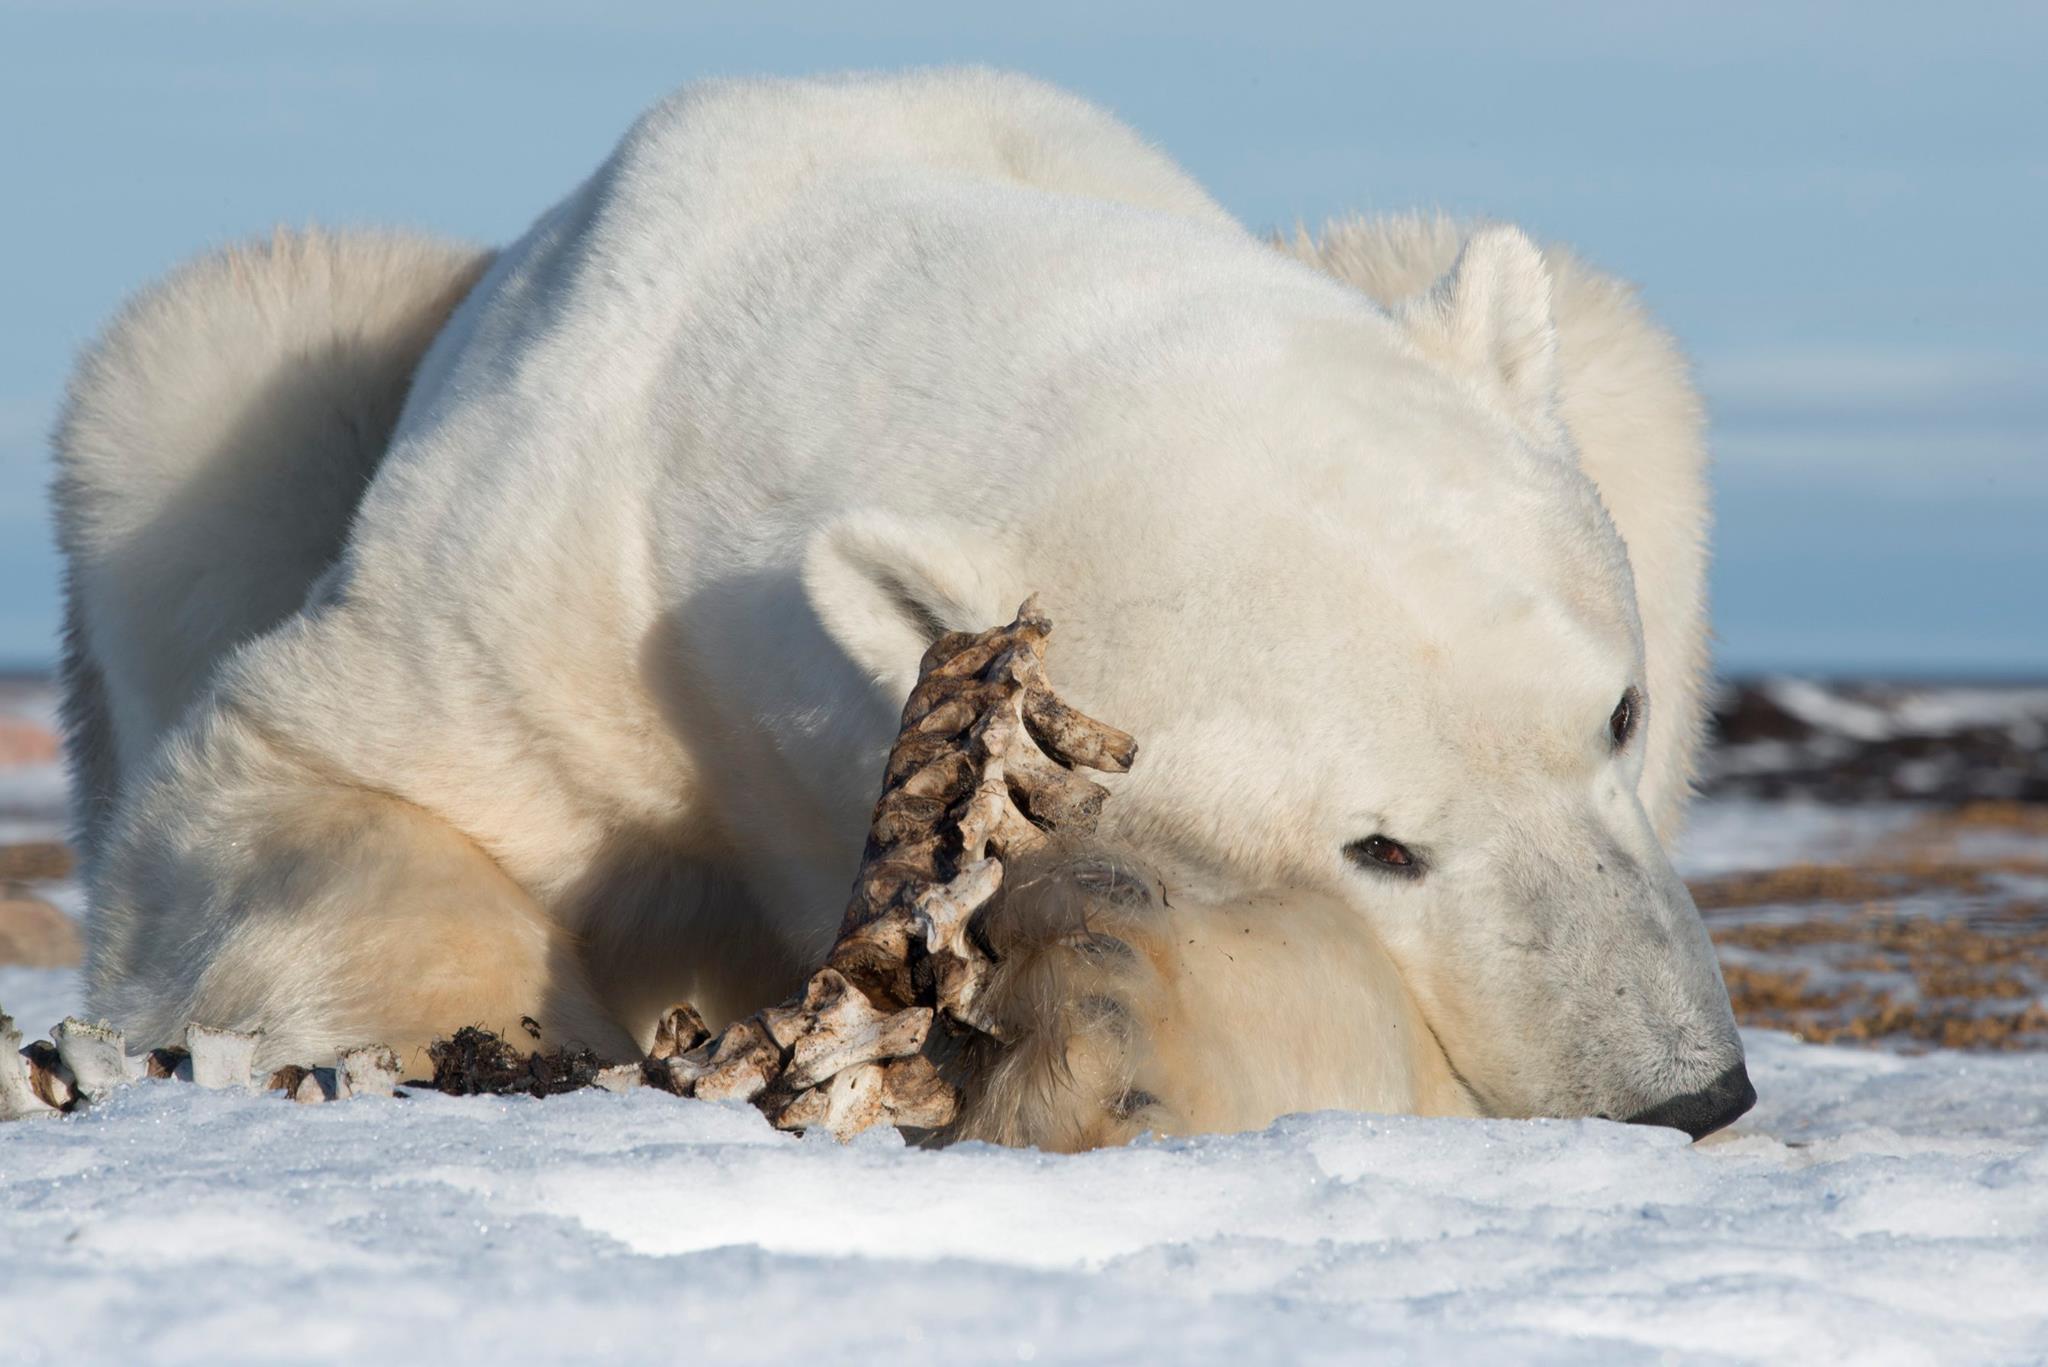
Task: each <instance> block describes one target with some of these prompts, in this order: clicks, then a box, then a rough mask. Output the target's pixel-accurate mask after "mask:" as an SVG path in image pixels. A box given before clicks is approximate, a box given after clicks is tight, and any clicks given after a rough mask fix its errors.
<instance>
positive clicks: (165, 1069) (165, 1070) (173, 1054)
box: [143, 1048, 192, 1082]
mask: <svg viewBox="0 0 2048 1367" xmlns="http://www.w3.org/2000/svg"><path fill="white" fill-rule="evenodd" d="M143 1075H144V1076H145V1077H153V1078H177V1079H178V1080H180V1081H182V1082H190V1081H191V1080H192V1055H191V1054H190V1053H188V1052H187V1051H185V1050H183V1049H178V1048H171V1049H152V1050H150V1051H149V1054H148V1056H147V1058H146V1059H145V1061H144V1063H143Z"/></svg>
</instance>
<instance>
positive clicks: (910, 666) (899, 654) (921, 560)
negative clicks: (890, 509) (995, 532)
mask: <svg viewBox="0 0 2048 1367" xmlns="http://www.w3.org/2000/svg"><path fill="white" fill-rule="evenodd" d="M1013 577H1014V576H1012V575H1011V574H1010V573H1009V572H1008V569H1007V566H1006V564H1005V562H1004V559H1003V557H1002V556H1001V554H1000V553H999V552H998V551H997V550H996V548H995V547H994V546H993V545H992V544H991V542H990V540H989V538H988V536H987V534H986V533H979V534H977V533H975V532H974V531H972V530H971V529H970V528H967V527H964V526H959V525H956V524H953V523H949V522H945V521H941V520H935V519H924V520H920V521H918V522H916V523H911V522H907V521H903V520H901V519H898V518H895V517H892V516H890V515H888V514H886V513H879V512H874V511H869V510H863V511H860V512H855V513H850V514H848V515H846V516H845V517H842V518H840V519H839V520H838V521H836V522H833V523H830V524H828V525H827V526H825V527H823V528H821V529H820V530H818V531H817V532H815V533H813V534H812V536H811V539H810V543H809V544H808V545H807V546H805V548H804V561H803V584H804V596H805V597H806V598H807V599H809V601H810V605H811V611H812V612H814V613H816V614H817V617H818V621H819V623H820V624H821V625H822V626H823V627H824V628H825V631H826V633H827V634H828V635H830V636H831V637H832V639H833V640H834V641H835V642H837V643H838V645H839V648H840V649H841V650H843V651H845V652H846V654H847V656H848V658H850V659H851V660H853V662H854V663H855V664H857V665H859V666H860V667H861V668H862V669H863V670H865V671H866V672H867V674H868V675H869V677H871V678H873V679H874V680H876V681H877V682H878V683H880V684H882V685H883V686H884V687H886V688H890V689H893V690H894V691H895V692H896V693H897V694H898V695H901V696H908V695H909V693H910V690H911V688H912V686H913V685H915V684H916V682H917V665H918V661H919V660H921V659H922V658H923V657H924V652H925V647H926V646H929V645H930V644H931V643H932V642H933V641H936V640H937V639H938V638H939V637H940V636H942V635H944V634H945V633H946V632H948V631H981V630H983V629H985V628H987V627H992V626H999V625H1001V624H1002V623H1004V622H1007V621H1009V620H1010V618H1011V616H1012V615H1013V614H1014V613H1015V612H1016V610H1017V603H1018V602H1021V601H1022V594H1021V593H1020V594H1017V597H1016V599H1015V601H1012V599H1011V598H1010V597H1008V596H1007V595H1010V594H1012V593H1014V592H1015V589H1014V587H1013V585H1012V584H1011V582H1010V581H1011V580H1012V578H1013Z"/></svg>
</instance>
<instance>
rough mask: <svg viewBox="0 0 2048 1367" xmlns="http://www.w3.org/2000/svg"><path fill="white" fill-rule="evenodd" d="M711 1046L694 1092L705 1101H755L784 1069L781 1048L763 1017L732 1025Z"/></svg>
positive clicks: (751, 1017) (694, 1094) (692, 1091)
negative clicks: (767, 1027) (706, 1062)
mask: <svg viewBox="0 0 2048 1367" xmlns="http://www.w3.org/2000/svg"><path fill="white" fill-rule="evenodd" d="M707 1047H710V1048H711V1058H710V1060H709V1063H708V1065H707V1066H706V1067H705V1069H704V1071H703V1073H702V1074H701V1075H700V1076H699V1077H698V1078H697V1080H696V1084H695V1086H694V1087H693V1088H692V1089H691V1093H690V1094H691V1095H692V1096H697V1097H702V1098H703V1099H704V1100H706V1101H752V1100H753V1099H754V1098H755V1097H757V1096H759V1095H760V1094H761V1093H762V1092H763V1091H765V1090H767V1087H768V1084H769V1083H770V1082H771V1081H773V1080H774V1078H775V1075H776V1074H777V1073H778V1072H780V1071H781V1069H782V1050H781V1049H780V1048H778V1047H777V1046H776V1043H775V1041H774V1040H773V1039H771V1038H770V1037H769V1035H768V1031H767V1029H766V1027H764V1026H763V1025H762V1024H761V1021H760V1018H759V1017H756V1016H749V1017H748V1018H747V1019H745V1020H743V1021H740V1022H738V1023H737V1024H735V1025H733V1026H731V1027H729V1028H728V1029H727V1030H726V1032H725V1033H724V1034H723V1035H721V1036H719V1037H718V1041H717V1043H716V1045H715V1046H707Z"/></svg>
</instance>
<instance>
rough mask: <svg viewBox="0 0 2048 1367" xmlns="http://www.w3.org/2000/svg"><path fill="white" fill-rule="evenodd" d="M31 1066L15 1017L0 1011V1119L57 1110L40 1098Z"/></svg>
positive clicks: (17, 1117) (36, 1114) (40, 1093)
mask: <svg viewBox="0 0 2048 1367" xmlns="http://www.w3.org/2000/svg"><path fill="white" fill-rule="evenodd" d="M31 1067H32V1065H31V1064H30V1062H29V1059H28V1057H27V1055H26V1054H25V1053H24V1052H23V1051H22V1047H21V1031H20V1030H19V1029H18V1028H17V1027H16V1026H15V1024H14V1018H13V1017H12V1016H10V1015H8V1014H6V1013H5V1012H4V1011H0V1120H26V1119H28V1118H29V1117H31V1116H41V1115H55V1114H57V1108H56V1107H54V1106H52V1105H51V1104H50V1103H49V1102H47V1101H45V1100H44V1099H43V1092H42V1089H41V1088H38V1087H37V1086H36V1083H35V1079H34V1077H33V1076H32V1073H31Z"/></svg>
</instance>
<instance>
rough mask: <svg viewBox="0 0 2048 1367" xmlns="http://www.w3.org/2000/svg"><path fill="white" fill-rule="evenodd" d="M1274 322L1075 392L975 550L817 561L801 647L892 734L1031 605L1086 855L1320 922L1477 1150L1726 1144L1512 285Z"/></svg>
mask: <svg viewBox="0 0 2048 1367" xmlns="http://www.w3.org/2000/svg"><path fill="white" fill-rule="evenodd" d="M1301 289H1302V290H1303V292H1304V296H1305V297H1307V298H1310V299H1313V300H1314V301H1316V302H1314V303H1312V304H1308V305H1305V306H1303V307H1301V308H1298V309H1295V310H1293V311H1292V312H1287V314H1286V316H1287V319H1288V321H1287V323H1286V325H1285V326H1284V327H1278V328H1276V327H1274V326H1272V325H1271V324H1269V323H1267V322H1265V321H1264V320H1260V319H1252V320H1250V321H1247V322H1245V323H1244V324H1243V327H1244V330H1245V332H1246V334H1247V335H1248V336H1249V337H1250V339H1251V340H1249V341H1247V342H1246V343H1245V345H1244V347H1243V348H1241V349H1238V350H1234V351H1233V350H1230V349H1227V348H1226V349H1223V351H1222V354H1221V356H1220V359H1219V358H1218V350H1217V349H1216V348H1213V347H1211V348H1207V349H1205V348H1204V347H1201V346H1191V347H1189V348H1188V349H1186V350H1185V351H1183V352H1178V353H1176V352H1173V351H1172V349H1171V348H1167V349H1166V350H1167V352H1168V356H1169V359H1167V360H1165V361H1158V362H1155V363H1154V365H1153V368H1152V369H1150V370H1149V371H1147V372H1146V373H1144V374H1142V375H1140V376H1138V377H1137V378H1136V379H1134V380H1133V382H1132V383H1131V384H1130V385H1129V386H1128V387H1126V388H1124V389H1121V390H1115V389H1113V388H1112V390H1111V391H1110V392H1106V393H1105V396H1104V398H1103V399H1102V402H1101V403H1100V405H1099V406H1098V408H1097V409H1096V410H1095V423H1094V427H1095V430H1096V436H1095V438H1094V455H1093V458H1092V459H1091V460H1089V461H1088V462H1086V463H1085V464H1075V465H1073V466H1071V467H1070V468H1067V469H1066V470H1065V471H1064V472H1063V473H1062V474H1061V475H1060V477H1058V478H1054V479H1051V480H1048V481H1047V485H1048V487H1045V488H1042V489H1033V490H1030V491H1029V492H1028V493H1025V494H1017V495H1012V496H1009V502H1008V503H1007V504H1006V506H1005V507H1003V509H1002V510H1001V525H1000V526H999V527H996V528H987V529H984V530H982V531H979V532H973V531H968V530H965V529H964V528H963V526H962V525H961V523H962V521H963V519H959V518H954V517H951V516H932V517H925V518H916V519H909V520H902V519H897V518H894V517H863V518H861V519H856V520H854V521H851V522H849V523H847V524H843V525H842V526H841V527H839V528H837V529H834V530H833V531H832V532H831V533H830V534H829V535H828V536H827V537H826V538H825V539H824V541H823V542H822V543H821V545H820V546H819V547H814V551H813V555H812V560H811V563H810V565H809V567H808V570H807V582H808V584H809V587H810V589H811V597H812V600H813V602H814V604H816V605H817V606H818V608H819V612H820V616H821V619H822V620H824V622H825V625H826V627H827V630H828V631H830V632H831V633H832V634H833V636H834V637H835V638H836V639H837V640H839V642H840V643H841V644H842V646H843V647H844V648H845V649H846V650H847V651H848V653H849V654H850V655H851V656H853V657H854V658H855V659H856V660H857V661H859V662H861V663H863V664H865V665H866V666H867V667H868V669H869V670H870V672H871V673H872V674H873V675H875V676H877V677H879V678H881V679H882V681H883V688H884V690H885V691H891V692H894V693H895V694H896V696H900V695H901V692H902V691H904V690H907V688H908V686H909V682H910V678H911V672H912V671H913V670H914V662H915V660H916V658H917V655H918V653H919V650H920V649H921V645H922V642H923V641H924V640H925V639H927V638H928V637H929V635H930V634H931V633H932V632H933V631H934V630H935V629H936V628H938V627H941V626H943V627H949V628H951V627H957V628H979V627H981V626H984V625H986V624H987V623H988V622H990V621H993V620H998V619H1001V618H1003V617H1006V615H1007V614H1008V613H1009V612H1010V611H1011V610H1012V609H1013V608H1014V607H1015V604H1016V602H1017V601H1018V600H1019V599H1021V598H1022V597H1023V596H1024V594H1025V593H1026V592H1029V591H1034V590H1035V591H1038V592H1040V593H1041V594H1042V600H1043V602H1044V604H1045V606H1046V608H1047V610H1048V611H1049V612H1050V614H1051V615H1052V616H1053V618H1054V620H1055V621H1056V622H1057V623H1058V631H1057V633H1056V635H1055V637H1054V640H1053V642H1052V646H1051V653H1050V664H1051V668H1052V672H1053V677H1054V679H1055V680H1056V682H1057V683H1058V684H1059V686H1060V687H1061V689H1062V691H1063V692H1064V693H1066V694H1067V696H1069V697H1070V698H1071V699H1072V701H1073V702H1074V703H1075V704H1076V705H1077V706H1080V707H1082V708H1083V709H1084V710H1086V711H1088V712H1089V713H1091V714H1092V715H1095V716H1098V717H1101V718H1103V719H1104V720H1106V721H1109V722H1112V723H1113V724H1115V725H1118V726H1120V727H1123V728H1124V729H1126V730H1128V731H1130V732H1131V733H1132V734H1134V735H1136V736H1137V737H1138V738H1139V742H1140V745H1141V749H1142V753H1141V758H1140V762H1139V764H1138V765H1137V767H1136V768H1135V770H1134V771H1133V772H1132V773H1131V774H1130V775H1128V776H1126V777H1125V778H1123V779H1122V780H1120V781H1118V782H1117V783H1116V785H1115V787H1116V796H1115V799H1114V800H1113V801H1112V802H1111V803H1110V804H1109V806H1108V809H1107V812H1106V820H1107V822H1108V823H1109V824H1110V826H1111V827H1112V828H1113V832H1112V833H1113V834H1114V835H1115V836H1116V837H1117V838H1118V839H1119V840H1121V841H1123V842H1126V843H1128V844H1131V845H1134V846H1135V847H1137V848H1138V849H1140V850H1142V851H1143V852H1144V854H1145V855H1146V857H1148V858H1150V859H1151V860H1152V861H1154V862H1155V864H1156V865H1157V866H1158V867H1159V868H1160V870H1161V872H1162V874H1163V876H1164V877H1165V879H1166V881H1167V884H1168V886H1169V887H1184V888H1186V889H1187V890H1188V892H1189V895H1190V896H1192V897H1198V898H1201V899H1203V900H1209V901H1215V900H1219V899H1228V898H1232V897H1251V896H1254V895H1256V894H1261V893H1265V892H1267V891H1268V890H1271V889H1288V888H1292V889H1299V890H1301V891H1303V892H1304V893H1313V894H1315V895H1317V896H1318V897H1322V896H1331V895H1334V896H1335V897H1337V898H1340V899H1341V900H1342V901H1343V902H1344V903H1345V904H1346V905H1348V906H1349V907H1350V908H1351V910H1352V912H1353V913H1354V915H1355V930H1356V934H1357V935H1358V936H1361V937H1370V938H1371V939H1372V940H1374V941H1376V942H1377V944H1378V946H1380V947H1381V948H1382V949H1383V950H1384V952H1385V954H1386V955H1387V956H1389V957H1390V958H1391V959H1392V961H1393V962H1394V964H1395V965H1396V966H1397V967H1398V969H1399V971H1400V973H1401V976H1402V979H1403V980H1404V981H1405V983H1406V985H1407V987H1408V990H1409V991H1410V992H1411V994H1412V995H1413V998H1414V1001H1415V1003H1416V1005H1417V1007H1418V1009H1419V1011H1420V1014H1421V1016H1422V1019H1423V1020H1424V1021H1425V1022H1426V1023H1427V1025H1428V1027H1429V1029H1430V1030H1431V1031H1433V1032H1434V1033H1435V1035H1436V1037H1437V1039H1438V1040H1439V1041H1440V1042H1441V1044H1442V1047H1443V1049H1444V1051H1445V1054H1446V1056H1447V1057H1448V1059H1449V1061H1450V1063H1451V1065H1452V1067H1453V1068H1454V1069H1455V1070H1456V1073H1457V1075H1458V1077H1459V1078H1460V1080H1461V1081H1462V1082H1463V1084H1464V1086H1465V1087H1466V1088H1467V1089H1468V1090H1469V1092H1470V1093H1471V1096H1472V1098H1473V1100H1474V1101H1475V1102H1476V1104H1477V1105H1478V1106H1479V1107H1480V1108H1481V1109H1482V1110H1484V1111H1486V1112H1489V1113H1493V1114H1499V1115H1604V1116H1609V1117H1613V1118H1616V1119H1648V1120H1653V1121H1657V1122H1659V1123H1665V1124H1671V1125H1675V1126H1677V1127H1679V1128H1682V1129H1686V1130H1688V1131H1691V1132H1693V1133H1695V1134H1700V1133H1705V1132H1706V1131H1708V1130H1710V1129H1713V1128H1715V1127H1717V1126H1719V1125H1721V1124H1725V1123H1727V1121H1728V1120H1730V1119H1732V1118H1733V1117H1734V1116H1735V1115H1738V1114H1740V1113H1741V1111H1742V1110H1744V1109H1746V1108H1747V1106H1748V1105H1749V1103H1750V1102H1751V1100H1753V1097H1754V1093H1753V1092H1752V1090H1751V1089H1750V1086H1749V1082H1748V1079H1747V1076H1746V1074H1745V1073H1744V1071H1743V1066H1742V1065H1743V1059H1742V1049H1741V1045H1740V1042H1739V1039H1738V1037H1737V1034H1736V1031H1735V1026H1734V1022H1733V1018H1732V1015H1731V1012H1730V1010H1729V1004H1728V998H1727V994H1726V991H1725V989H1724V988H1723V985H1722V982H1721V978H1720V974H1719V971H1718V968H1717V966H1716V962H1715V958H1714V955H1713V951H1712V948H1711V946H1710V944H1709V942H1708V939H1707V936H1706V934H1705V931H1704V929H1703V927H1702V925H1701V922H1700V919H1699V916H1698V913H1697V911H1696V910H1695V908H1694V906H1693V904H1692V901H1691V899H1690V897H1689V896H1688V894H1687V892H1686V889H1685V887H1684V885H1683V884H1682V883H1681V882H1680V880H1679V878H1678V877H1677V875H1676V874H1675V872H1674V871H1673V869H1672V867H1671V864H1670V862H1669V860H1668V858H1667V857H1666V854H1665V852H1664V850H1663V848H1662V847H1661V845H1660V844H1659V841H1658V839H1657V837H1656V835H1655V833H1654V832H1653V830H1652V827H1651V823H1650V821H1649V819H1648V817H1647V816H1646V814H1645V810H1644V805H1643V803H1642V801H1641V800H1640V799H1639V796H1638V792H1637V785H1638V782H1639V780H1640V779H1641V776H1642V773H1643V765H1644V755H1645V750H1646V747H1647V743H1648V728H1647V727H1646V726H1645V724H1644V723H1645V719H1646V717H1647V716H1648V715H1649V713H1650V712H1651V710H1652V709H1654V708H1655V707H1656V706H1657V705H1658V699H1657V698H1656V697H1654V696H1651V694H1650V693H1649V691H1648V689H1647V687H1646V683H1645V678H1646V676H1645V669H1644V655H1643V638H1642V630H1641V625H1640V619H1639V614H1638V605H1637V602H1636V595H1635V588H1634V585H1633V583H1632V580H1631V575H1630V570H1629V560H1628V554H1627V551H1626V548H1625V547H1624V545H1623V543H1622V540H1621V538H1620V536H1619V535H1618V534H1617V532H1616V530H1615V528H1614V525H1613V523H1612V522H1611V521H1610V520H1609V518H1608V516H1607V514H1606V512H1605V510H1604V509H1603V507H1602V504H1601V500H1600V496H1599V494H1598V492H1597V490H1596V489H1595V488H1594V486H1593V484H1592V483H1591V481H1590V480H1589V479H1588V478H1587V477H1586V475H1585V474H1584V473H1583V472H1582V471H1581V469H1580V467H1579V464H1578V462H1577V459H1576V454H1575V451H1574V449H1573V446H1572V443H1571V438H1570V434H1569V433H1568V432H1567V431H1566V430H1565V429H1564V427H1563V425H1562V423H1561V422H1560V421H1559V420H1558V418H1557V416H1556V414H1557V398H1558V396H1557V394H1556V392H1555V390H1556V385H1557V373H1558V372H1557V369H1556V365H1555V350H1556V338H1555V330H1554V327H1553V325H1552V322H1551V319H1550V313H1549V281H1548V276H1547V274H1546V272H1545V268H1544V265H1543V262H1542V259H1541V257H1540V256H1539V255H1538V253H1537V252H1536V251H1535V249H1534V248H1533V247H1532V246H1531V245H1530V244H1529V243H1528V241H1527V239H1525V238H1523V237H1522V236H1521V235H1520V234H1519V233H1517V232H1514V231H1512V230H1495V231H1490V232H1486V233H1482V234H1480V235H1479V236H1477V237H1475V238H1474V239H1473V240H1472V242H1471V243H1470V244H1469V245H1468V247H1467V248H1466V250H1465V252H1464V254H1463V256H1462V257H1461V259H1460V261H1459V263H1458V265H1457V267H1456V268H1455V269H1454V270H1453V271H1452V273H1451V274H1450V275H1449V276H1447V277H1446V278H1445V279H1444V280H1443V281H1442V282H1441V283H1439V285H1438V286H1437V287H1436V288H1435V289H1434V290H1433V291H1431V292H1430V293H1429V294H1428V295H1426V296H1425V297H1423V298H1421V299H1418V300H1416V301H1414V302H1413V303H1412V304H1411V305H1409V306H1408V307H1407V308H1406V309H1404V310H1400V311H1397V312H1395V313H1393V314H1392V315H1384V314H1380V313H1377V312H1373V311H1370V310H1368V309H1367V308H1365V307H1364V306H1363V304H1362V301H1361V302H1360V303H1359V304H1358V306H1357V307H1356V308H1355V309H1352V310H1351V311H1349V312H1347V311H1346V308H1345V307H1340V306H1338V305H1337V304H1336V302H1335V301H1334V300H1331V301H1329V302H1328V303H1327V305H1326V304H1325V302H1324V296H1323V295H1322V294H1318V293H1316V292H1315V289H1314V288H1312V287H1311V286H1310V285H1308V284H1307V283H1305V282H1304V283H1303V284H1302V286H1301ZM1283 312H1284V311H1283ZM1262 329H1263V330H1262ZM1248 358H1249V359H1248ZM1274 905H1280V906H1284V905H1285V899H1284V898H1283V899H1280V900H1279V901H1278V902H1276V903H1274ZM1281 914H1284V913H1281ZM1273 990H1276V991H1285V990H1286V985H1285V984H1276V985H1274V988H1273Z"/></svg>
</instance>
